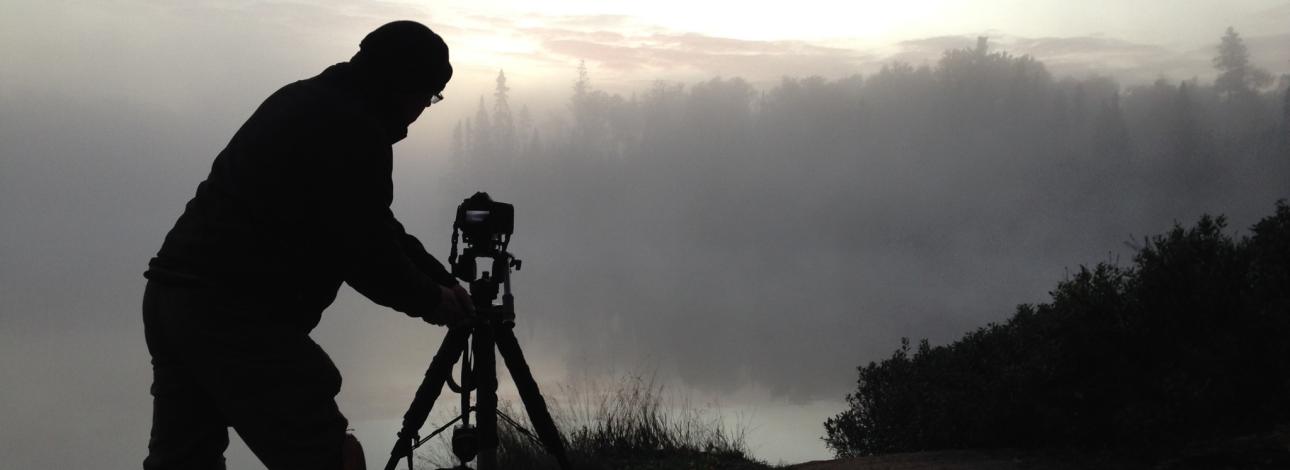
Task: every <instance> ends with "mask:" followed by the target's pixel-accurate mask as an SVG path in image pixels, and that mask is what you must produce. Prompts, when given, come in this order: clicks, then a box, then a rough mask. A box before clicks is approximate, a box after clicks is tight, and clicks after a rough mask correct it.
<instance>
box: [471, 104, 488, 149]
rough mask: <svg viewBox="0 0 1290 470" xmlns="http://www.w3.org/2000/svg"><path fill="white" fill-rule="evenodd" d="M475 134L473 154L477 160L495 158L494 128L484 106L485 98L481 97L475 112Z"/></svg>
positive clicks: (472, 142) (472, 147)
mask: <svg viewBox="0 0 1290 470" xmlns="http://www.w3.org/2000/svg"><path fill="white" fill-rule="evenodd" d="M474 131H475V132H474V134H473V135H471V138H470V141H471V150H472V152H471V154H472V155H473V156H475V157H476V158H481V157H482V158H491V157H492V156H493V132H492V131H493V126H492V125H491V124H490V123H489V120H488V111H487V108H486V107H485V106H484V97H483V96H482V95H481V96H480V97H479V109H477V110H476V111H475V122H474Z"/></svg>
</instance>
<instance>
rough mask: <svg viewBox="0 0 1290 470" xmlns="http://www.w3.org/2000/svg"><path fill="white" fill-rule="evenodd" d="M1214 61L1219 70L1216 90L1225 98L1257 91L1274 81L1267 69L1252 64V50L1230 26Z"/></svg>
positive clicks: (1215, 84)
mask: <svg viewBox="0 0 1290 470" xmlns="http://www.w3.org/2000/svg"><path fill="white" fill-rule="evenodd" d="M1213 63H1214V68H1216V69H1218V72H1219V73H1218V78H1216V79H1215V80H1214V90H1215V91H1217V92H1218V95H1219V96H1220V97H1222V98H1223V99H1225V100H1231V99H1233V98H1234V97H1237V96H1242V95H1246V94H1248V93H1250V92H1252V91H1257V90H1258V89H1259V88H1262V87H1265V86H1267V85H1268V84H1269V83H1271V82H1272V76H1271V75H1269V74H1268V72H1267V71H1265V70H1263V69H1260V68H1258V67H1255V66H1253V65H1250V51H1249V49H1248V48H1246V47H1245V40H1244V39H1241V35H1240V34H1239V33H1237V32H1236V29H1234V28H1232V27H1230V26H1229V27H1228V28H1227V33H1226V34H1224V35H1223V39H1222V42H1220V43H1219V45H1218V55H1217V56H1215V57H1214V61H1213Z"/></svg>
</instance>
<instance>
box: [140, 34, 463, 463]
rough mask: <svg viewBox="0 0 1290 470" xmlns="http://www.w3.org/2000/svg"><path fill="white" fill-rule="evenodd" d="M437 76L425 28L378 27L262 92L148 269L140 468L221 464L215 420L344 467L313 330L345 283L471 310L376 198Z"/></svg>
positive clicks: (396, 301)
mask: <svg viewBox="0 0 1290 470" xmlns="http://www.w3.org/2000/svg"><path fill="white" fill-rule="evenodd" d="M451 76H452V67H451V66H450V65H449V62H448V46H447V45H446V44H444V42H443V39H442V38H440V37H439V36H438V35H436V34H435V33H434V32H432V31H431V30H430V29H429V28H426V27H425V26H423V25H421V24H418V23H415V22H410V21H399V22H394V23H390V24H387V25H384V26H381V27H380V28H377V29H376V30H375V31H373V32H372V33H370V34H368V35H367V37H365V38H363V41H362V43H361V44H360V46H359V52H358V54H356V55H355V56H354V57H353V59H352V60H350V61H349V62H347V63H340V64H336V65H333V66H331V67H328V68H327V69H326V70H324V71H323V72H322V73H321V74H319V75H318V76H316V77H313V78H309V79H306V80H301V81H298V82H295V83H292V84H290V85H287V86H285V87H283V88H282V89H280V90H278V91H277V92H276V93H274V94H273V95H272V96H270V97H269V98H268V99H267V100H265V101H264V103H263V104H261V105H260V107H259V109H257V110H256V111H255V113H254V114H252V115H251V117H250V119H248V120H247V121H246V123H245V124H243V125H242V127H241V128H240V129H238V131H237V133H236V134H234V136H233V139H232V140H231V141H229V143H228V146H227V147H225V148H224V150H223V151H222V152H220V153H219V155H218V156H217V157H215V162H214V164H213V165H212V167H211V172H210V175H209V176H208V177H207V178H206V181H204V182H202V183H201V184H200V185H199V186H198V187H197V194H196V196H194V197H193V199H192V200H191V201H189V202H188V205H187V207H186V208H185V209H184V213H183V215H181V216H180V217H179V220H178V221H177V222H176V223H175V226H174V228H172V229H171V230H170V232H169V233H168V234H167V235H166V239H165V243H164V244H163V245H162V247H161V250H160V252H158V254H157V256H156V257H155V258H153V259H152V261H151V262H150V263H149V267H148V270H147V272H146V273H145V277H147V278H148V283H147V288H146V289H145V292H144V298H143V318H144V329H145V333H146V337H147V343H148V350H149V352H150V353H151V354H152V365H153V385H152V395H153V397H154V398H153V422H152V437H151V439H150V441H149V443H148V457H147V459H146V460H144V463H143V466H144V468H145V469H171V468H173V469H205V468H223V467H224V457H223V453H224V449H225V447H226V446H227V445H228V430H227V428H228V427H232V428H233V429H234V430H236V431H237V433H238V434H239V435H240V436H241V437H242V439H243V440H244V441H245V442H246V444H247V445H248V446H249V447H250V448H251V450H252V451H253V452H254V453H255V455H256V456H257V457H259V458H260V460H261V461H263V462H264V463H265V465H267V466H268V467H269V468H271V469H280V468H302V469H325V468H327V469H339V468H342V457H343V456H345V457H346V458H353V457H355V455H354V451H355V450H356V448H357V441H352V438H347V436H346V433H345V429H346V425H347V424H348V422H347V421H346V419H345V417H344V416H343V415H341V413H340V411H339V410H338V409H337V407H336V403H335V395H336V394H337V393H338V392H339V391H340V381H341V379H340V374H339V372H338V371H337V370H336V367H335V366H334V365H333V364H332V362H331V360H330V359H329V358H328V357H327V354H326V353H324V352H323V351H322V349H320V348H319V347H318V345H317V344H315V343H314V342H313V341H312V340H311V339H310V338H309V332H310V330H312V329H313V328H314V326H316V325H317V324H318V320H319V318H320V316H321V313H322V311H323V309H325V308H326V307H327V306H328V305H329V304H331V302H332V300H334V299H335V297H336V291H337V289H338V288H339V287H340V284H341V282H346V283H349V285H350V286H352V287H353V288H354V289H356V290H358V291H359V292H360V293H362V294H363V295H365V296H367V297H368V298H370V299H372V300H373V301H375V302H376V303H379V304H381V305H384V306H387V307H391V308H393V309H395V310H398V311H401V312H403V313H406V314H408V315H409V316H413V317H420V318H422V319H424V320H425V321H428V322H430V323H434V324H438V325H445V324H451V323H454V322H457V321H459V320H461V319H462V318H463V316H464V315H467V314H469V312H468V311H467V310H468V309H469V308H470V302H469V301H468V297H467V294H466V291H465V290H464V289H462V288H461V287H460V286H458V285H457V283H456V281H455V280H454V279H453V277H452V276H451V275H450V274H449V273H448V272H447V271H446V270H445V269H444V267H443V265H442V264H441V263H440V262H439V261H437V260H436V259H435V258H434V257H432V256H430V255H429V254H427V253H426V251H425V249H423V248H422V246H421V243H419V242H418V241H417V240H416V239H415V238H413V237H412V236H411V235H408V234H407V233H406V232H404V229H403V226H402V225H400V224H399V222H398V221H397V220H395V218H394V215H393V214H392V213H391V212H390V208H389V206H390V201H391V199H392V197H393V196H392V195H393V187H392V183H391V179H390V172H391V149H390V146H391V145H392V144H394V143H395V142H398V141H399V140H401V139H403V137H405V136H406V135H407V127H408V125H409V124H411V123H412V122H413V121H415V120H416V119H417V117H418V116H420V114H421V112H422V111H424V110H425V109H426V108H427V107H429V106H430V105H431V104H432V103H434V102H436V101H438V100H439V99H442V95H441V94H440V92H441V91H442V90H443V88H444V85H445V84H447V82H448V80H449V78H451ZM360 453H361V452H360Z"/></svg>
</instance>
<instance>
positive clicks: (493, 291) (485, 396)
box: [385, 193, 571, 470]
mask: <svg viewBox="0 0 1290 470" xmlns="http://www.w3.org/2000/svg"><path fill="white" fill-rule="evenodd" d="M513 228H514V207H513V206H511V205H510V204H505V203H500V202H494V201H493V200H492V199H491V198H489V197H488V194H486V193H475V195H474V196H471V197H470V198H469V199H466V200H465V201H463V202H462V203H461V205H460V206H458V207H457V219H456V221H455V222H454V223H453V233H452V253H451V255H449V257H448V262H449V264H451V265H452V271H453V275H455V276H456V277H457V278H458V279H461V280H463V281H466V282H469V284H470V291H469V293H465V290H464V289H462V288H461V287H460V286H458V287H456V288H454V289H452V291H453V292H454V294H453V295H454V296H457V298H461V296H463V295H464V297H466V298H467V299H466V300H467V302H466V304H468V305H471V306H472V307H473V310H474V315H468V316H466V317H465V320H463V321H460V322H457V323H456V324H455V325H451V324H450V325H449V329H448V334H447V335H446V336H445V337H444V339H443V343H442V344H440V346H439V350H438V352H436V353H435V356H434V359H432V360H431V361H430V367H429V368H428V369H427V370H426V375H425V379H424V380H422V382H421V386H420V387H419V388H418V389H417V392H416V396H415V397H414V398H413V400H412V405H411V406H409V407H408V411H407V413H405V414H404V415H403V426H402V429H401V430H400V431H399V433H398V438H397V440H396V441H395V443H394V448H393V449H392V450H391V451H390V459H389V461H387V462H386V465H385V469H386V470H393V469H394V468H395V466H396V465H398V462H399V460H401V459H405V458H406V459H407V463H408V468H409V469H410V470H411V469H412V460H413V459H412V451H413V450H414V449H416V448H417V447H419V446H421V445H422V444H424V443H425V442H427V441H429V440H430V439H431V438H433V437H434V436H436V435H438V434H439V433H441V432H443V431H444V430H446V429H447V428H448V427H450V426H452V425H453V424H454V423H456V422H458V421H460V422H461V425H460V426H458V427H457V428H456V429H454V430H453V438H452V450H453V454H454V455H456V456H457V458H458V460H459V461H460V462H459V465H458V466H457V467H455V468H458V469H461V468H466V467H465V465H466V463H467V462H470V461H471V460H474V459H475V458H478V459H479V460H478V466H477V467H478V469H479V470H496V468H497V418H498V417H499V416H500V417H501V418H503V419H504V420H506V421H507V422H508V423H509V424H511V425H513V426H515V427H516V429H517V430H519V431H520V432H521V433H523V434H525V435H526V436H528V437H530V438H534V436H533V433H530V432H529V431H527V430H525V429H523V428H521V427H519V425H518V424H517V423H516V422H515V420H513V419H511V418H510V417H508V416H506V415H504V414H502V413H499V412H498V411H497V362H496V355H495V353H498V352H500V353H501V355H502V359H503V361H504V362H505V364H506V368H507V369H508V370H510V372H511V378H512V379H514V380H515V386H516V389H518V390H519V392H520V399H521V401H523V403H524V408H525V410H527V411H528V415H529V421H530V422H532V423H533V430H534V431H535V432H536V434H537V436H536V438H534V439H535V440H536V441H538V442H539V443H540V444H541V445H542V447H544V448H545V449H546V450H547V452H548V453H550V454H551V455H552V457H554V458H555V459H556V462H557V463H558V464H559V465H560V467H561V468H563V469H566V470H568V469H571V466H570V464H569V460H568V457H567V456H566V454H565V451H564V443H563V441H562V440H561V437H560V432H559V430H558V429H556V426H555V422H554V421H553V420H552V419H551V414H550V412H549V411H548V410H547V407H546V402H545V401H544V400H543V399H542V394H541V392H540V391H539V390H538V386H537V382H536V381H535V380H534V379H533V374H532V372H530V371H529V367H528V363H527V362H526V361H525V360H524V353H523V352H522V351H521V350H520V345H519V342H518V341H517V340H516V338H515V331H514V328H515V300H514V296H512V295H511V282H510V273H511V268H515V269H517V270H518V269H520V266H521V263H520V260H518V259H516V258H515V256H513V255H512V254H511V253H509V252H508V251H506V249H507V246H508V245H509V244H510V237H511V233H512V231H513ZM458 232H460V234H461V237H462V238H463V239H464V241H465V244H466V247H465V249H463V250H462V253H461V256H460V257H458V254H457V241H458V238H457V237H458ZM479 258H485V259H489V260H491V262H492V263H491V269H490V270H489V271H484V272H483V273H482V275H480V276H478V277H477V276H476V275H475V270H476V265H477V261H478V260H479ZM499 291H501V293H502V303H501V304H500V305H494V301H495V300H497V296H498V293H499ZM458 359H460V360H461V361H462V367H461V380H460V382H454V381H453V380H452V377H451V376H452V368H453V366H454V365H455V364H456V363H457V361H458ZM444 385H448V386H449V388H451V389H452V391H453V392H456V393H458V394H460V395H461V414H460V415H459V416H457V417H456V418H454V419H453V420H451V421H449V422H448V423H447V424H444V425H443V426H441V427H439V428H437V429H435V430H434V431H433V432H431V433H430V434H429V435H427V436H426V437H424V438H422V437H419V436H418V432H419V430H420V429H421V427H422V425H424V424H425V421H426V418H427V417H428V416H429V415H430V410H431V408H433V407H434V402H435V400H437V399H438V398H439V394H440V393H441V392H442V389H443V386H444ZM472 393H474V394H475V403H474V404H473V405H472V404H471V394H472ZM472 412H473V413H474V415H475V421H476V422H477V426H472V425H471V420H470V417H471V413H472Z"/></svg>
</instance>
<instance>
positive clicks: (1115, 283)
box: [824, 201, 1290, 456]
mask: <svg viewBox="0 0 1290 470" xmlns="http://www.w3.org/2000/svg"><path fill="white" fill-rule="evenodd" d="M1224 229H1225V221H1224V218H1222V217H1218V218H1211V217H1208V216H1206V217H1202V218H1201V219H1200V221H1199V222H1198V223H1196V225H1195V226H1193V227H1190V228H1184V227H1182V226H1177V225H1176V226H1174V228H1173V229H1171V230H1170V231H1169V232H1168V233H1166V234H1164V235H1160V236H1156V237H1153V238H1150V239H1148V240H1146V243H1145V245H1144V246H1142V247H1140V248H1139V249H1138V252H1137V254H1136V255H1135V257H1134V259H1133V263H1132V265H1131V266H1129V267H1120V266H1116V265H1113V264H1107V263H1102V264H1098V265H1097V266H1096V267H1094V268H1092V269H1089V268H1086V267H1081V268H1080V270H1079V272H1078V273H1077V274H1075V275H1074V276H1072V277H1071V278H1070V279H1068V280H1066V281H1064V282H1061V283H1059V284H1058V285H1057V288H1056V289H1055V290H1054V291H1053V292H1052V293H1051V295H1052V300H1051V302H1049V303H1044V304H1040V305H1033V306H1032V305H1021V306H1019V307H1018V308H1017V311H1016V313H1015V314H1014V315H1013V316H1012V318H1010V319H1009V320H1007V321H1006V322H1004V323H1001V324H989V325H987V326H985V327H983V328H980V329H978V330H976V331H973V332H971V333H969V334H967V335H966V336H964V337H963V338H962V339H960V340H958V341H956V342H954V343H952V344H949V345H946V346H936V347H932V346H930V345H929V344H928V343H927V341H926V340H923V341H922V342H920V343H919V344H918V346H917V347H911V345H910V342H909V340H908V339H902V340H901V346H900V347H899V348H898V349H897V350H896V351H895V353H894V354H892V356H891V358H889V359H886V360H883V361H881V362H878V363H869V364H868V365H867V366H863V367H860V368H859V373H860V374H859V381H858V388H857V390H856V391H855V393H853V394H849V395H848V396H847V402H848V404H849V408H848V409H846V410H845V411H843V412H842V413H840V414H838V415H837V416H835V417H833V418H830V419H828V420H827V421H826V422H825V423H824V426H825V430H826V433H827V435H826V436H825V438H824V439H825V441H826V443H827V444H828V446H829V447H830V448H831V449H832V450H833V451H834V452H835V453H836V454H838V455H839V456H855V455H871V454H880V453H889V452H904V451H919V450H930V449H946V448H980V447H1037V446H1081V447H1118V446H1144V445H1145V446H1161V445H1174V444H1179V443H1183V442H1188V441H1192V440H1195V439H1204V438H1209V437H1216V436H1222V435H1228V434H1232V433H1238V432H1251V431H1258V430H1261V429H1267V428H1269V427H1271V426H1273V425H1275V424H1278V423H1284V422H1286V421H1287V418H1290V341H1288V339H1290V207H1288V206H1287V205H1286V204H1285V202H1284V201H1282V202H1279V203H1278V204H1277V207H1276V212H1275V214H1273V215H1272V216H1269V217H1266V218H1264V219H1263V220H1262V221H1260V222H1259V223H1258V224H1256V225H1255V226H1254V227H1253V229H1252V232H1253V234H1252V236H1248V237H1243V238H1241V239H1240V240H1235V239H1233V238H1232V236H1230V235H1228V234H1226V233H1224Z"/></svg>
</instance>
